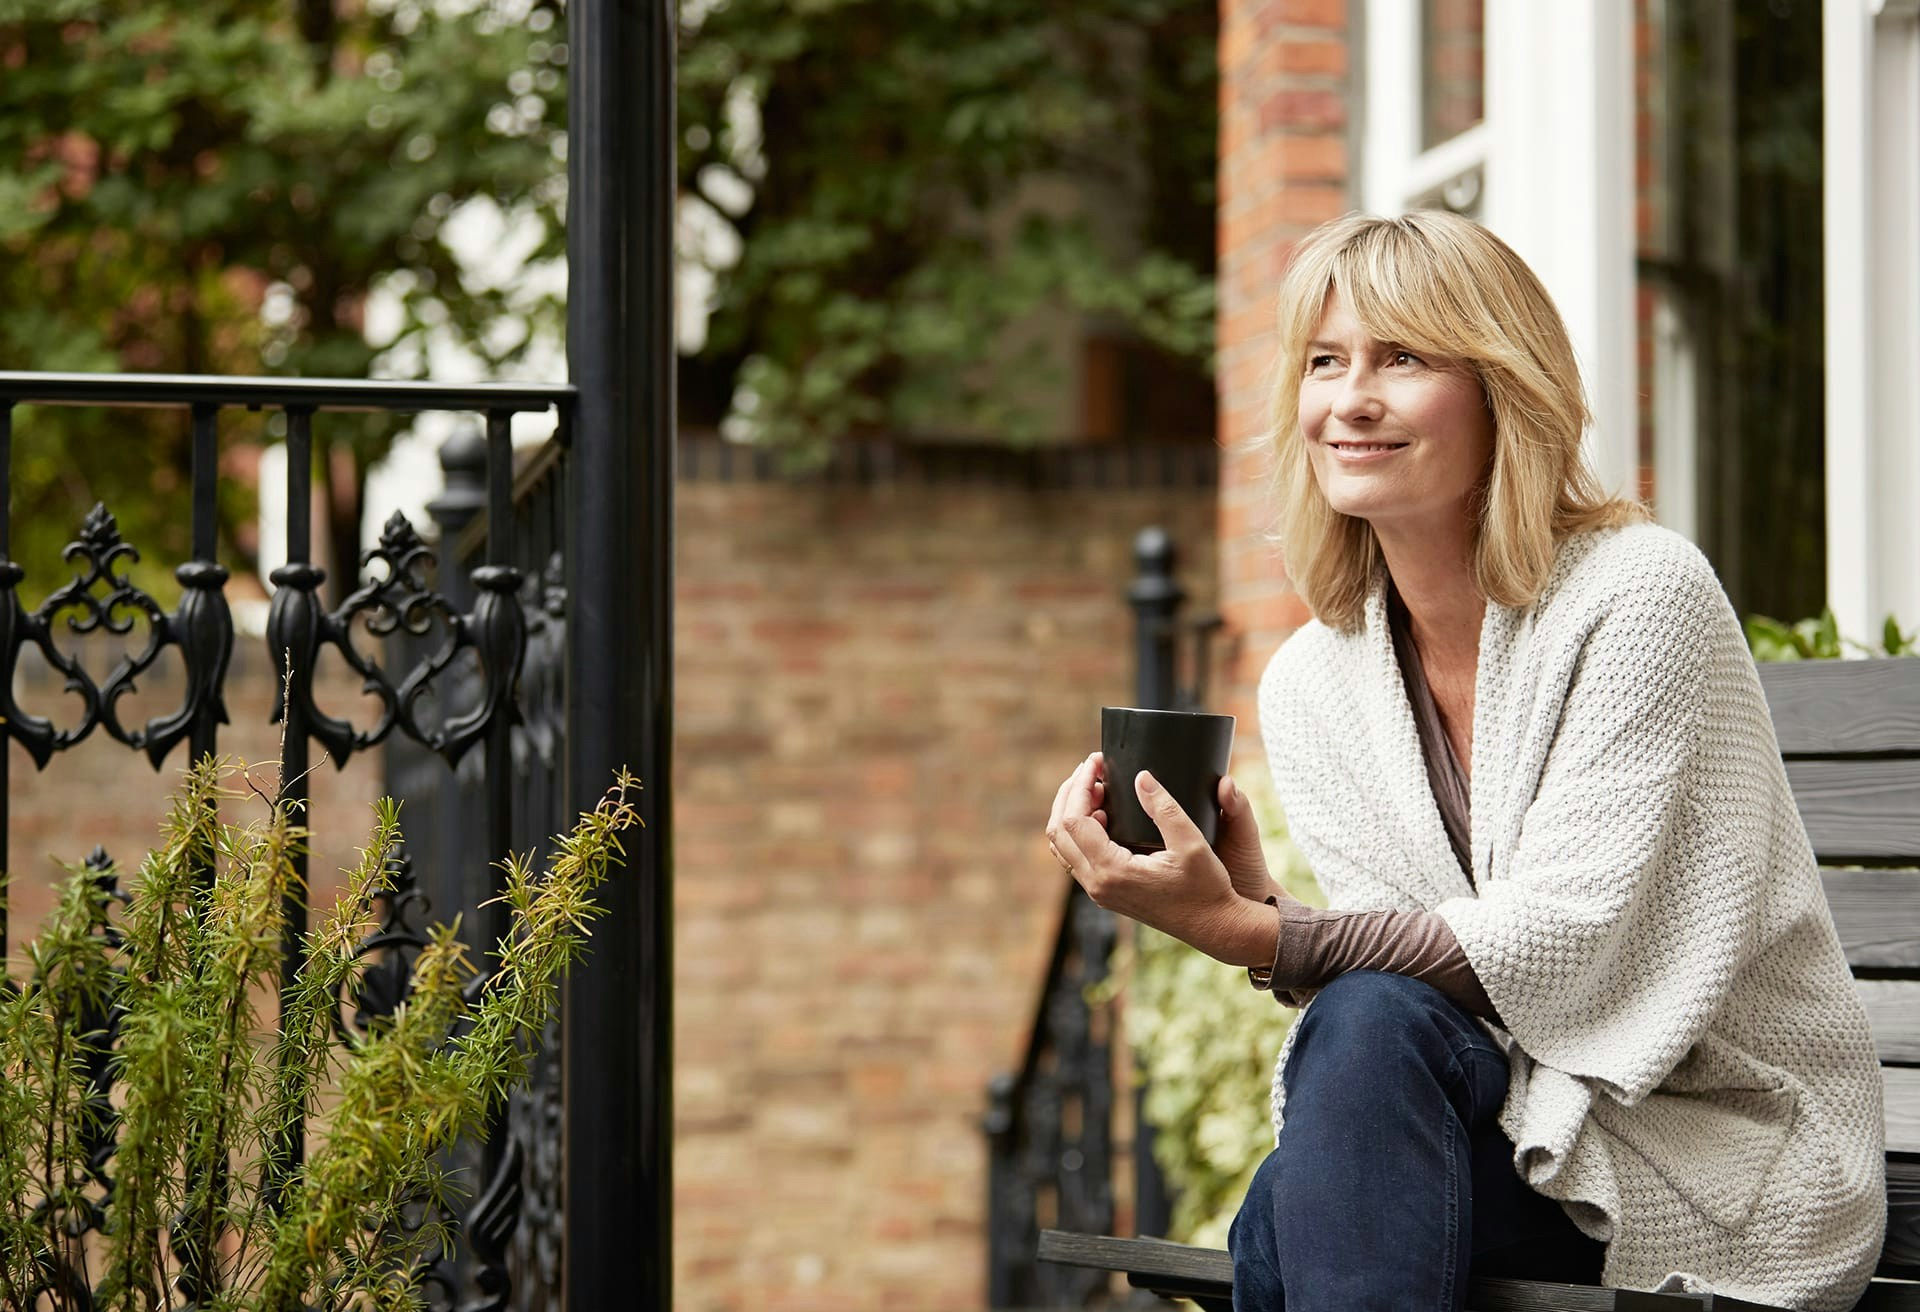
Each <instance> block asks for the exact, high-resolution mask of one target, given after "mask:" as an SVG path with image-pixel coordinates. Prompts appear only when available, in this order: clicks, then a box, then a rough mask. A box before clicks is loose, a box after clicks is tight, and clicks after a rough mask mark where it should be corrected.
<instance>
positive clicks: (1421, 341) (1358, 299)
mask: <svg viewBox="0 0 1920 1312" xmlns="http://www.w3.org/2000/svg"><path fill="white" fill-rule="evenodd" d="M1436 235H1438V234H1433V233H1429V232H1425V231H1421V230H1419V229H1417V228H1415V227H1414V225H1413V224H1411V223H1382V224H1379V225H1378V226H1375V227H1372V228H1369V229H1367V230H1365V231H1363V232H1361V233H1359V234H1357V235H1356V236H1355V238H1354V239H1353V240H1351V241H1349V242H1348V243H1346V244H1345V245H1344V246H1343V247H1342V248H1340V249H1339V250H1337V251H1336V252H1334V256H1333V259H1332V261H1331V262H1330V265H1331V267H1330V268H1329V269H1328V271H1327V272H1328V279H1327V289H1328V290H1329V291H1338V292H1339V293H1340V295H1341V296H1342V298H1344V299H1345V301H1346V303H1347V307H1348V308H1349V309H1350V310H1352V311H1353V317H1354V318H1355V319H1358V320H1359V321H1360V325H1361V327H1363V328H1365V329H1366V330H1367V331H1368V332H1369V333H1371V334H1372V335H1373V336H1374V337H1377V338H1379V339H1380V340H1381V341H1383V342H1394V343H1396V344H1398V345H1400V346H1405V347H1408V348H1410V349H1412V350H1415V351H1419V352H1423V353H1426V354H1429V355H1438V356H1443V357H1446V358H1449V359H1454V360H1470V361H1476V362H1477V361H1486V360H1488V359H1490V358H1497V357H1498V356H1501V355H1505V354H1507V351H1505V350H1502V345H1503V344H1502V343H1500V342H1498V341H1496V340H1493V339H1492V338H1491V335H1490V334H1489V333H1488V332H1487V330H1486V325H1487V324H1489V323H1492V322H1497V321H1498V320H1497V319H1496V318H1495V316H1494V314H1493V310H1492V307H1491V306H1489V305H1487V304H1486V303H1485V302H1484V299H1483V298H1481V297H1478V296H1473V295H1472V289H1473V288H1474V287H1475V285H1476V283H1477V281H1478V280H1477V279H1476V278H1475V277H1474V276H1473V270H1472V269H1471V268H1470V267H1468V264H1467V262H1466V261H1465V260H1462V259H1460V258H1459V252H1458V251H1457V250H1454V249H1451V248H1450V245H1451V244H1450V243H1447V242H1444V241H1435V240H1434V237H1435V236H1436Z"/></svg>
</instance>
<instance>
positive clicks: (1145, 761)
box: [1100, 706, 1234, 852]
mask: <svg viewBox="0 0 1920 1312" xmlns="http://www.w3.org/2000/svg"><path fill="white" fill-rule="evenodd" d="M1233 725H1234V720H1233V717H1232V716H1231V715H1210V714H1207V713H1206V712H1203V711H1150V710H1143V709H1140V708H1137V707H1131V706H1103V707H1101V708H1100V754H1101V755H1102V756H1103V757H1104V758H1105V759H1106V767H1107V769H1106V775H1107V792H1106V799H1105V800H1106V812H1107V833H1108V835H1109V836H1110V837H1111V838H1112V839H1113V841H1114V842H1116V843H1118V844H1120V845H1121V846H1122V847H1124V848H1126V849H1127V850H1129V851H1132V852H1158V851H1161V850H1163V849H1164V848H1165V847H1166V840H1165V839H1164V838H1162V837H1161V836H1160V828H1159V826H1158V825H1156V824H1155V823H1154V821H1153V817H1152V816H1150V815H1148V814H1147V812H1146V811H1145V810H1144V809H1143V808H1142V807H1141V805H1140V797H1139V794H1138V792H1136V791H1135V783H1134V780H1135V777H1136V776H1137V775H1138V774H1139V773H1140V772H1141V771H1142V770H1145V771H1147V772H1148V773H1149V774H1151V775H1152V776H1153V777H1154V779H1155V780H1157V781H1158V782H1159V784H1160V786H1161V787H1162V788H1164V789H1166V790H1167V792H1168V793H1170V794H1172V796H1173V799H1174V800H1175V801H1176V802H1178V803H1180V809H1181V810H1183V811H1185V812H1186V813H1187V815H1188V817H1189V818H1190V819H1191V820H1192V821H1193V823H1194V825H1195V826H1196V827H1197V828H1198V829H1199V830H1200V834H1201V836H1202V837H1203V838H1205V839H1206V840H1207V845H1208V846H1209V847H1211V846H1212V845H1213V842H1214V839H1215V838H1216V837H1218V835H1219V832H1220V780H1221V779H1222V778H1223V777H1224V776H1225V775H1226V773H1227V767H1228V766H1229V765H1230V764H1231V762H1232V759H1233Z"/></svg>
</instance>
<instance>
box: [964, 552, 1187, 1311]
mask: <svg viewBox="0 0 1920 1312" xmlns="http://www.w3.org/2000/svg"><path fill="white" fill-rule="evenodd" d="M1134 565H1135V576H1134V579H1133V581H1132V583H1131V584H1130V585H1129V587H1128V589H1127V600H1128V602H1129V604H1130V605H1131V606H1132V608H1133V614H1134V633H1135V644H1136V645H1135V690H1134V691H1135V700H1134V705H1136V706H1141V707H1146V708H1150V709H1158V708H1169V709H1179V710H1198V709H1200V708H1201V707H1202V706H1204V705H1205V703H1206V687H1207V685H1206V678H1207V668H1208V660H1207V649H1208V645H1209V643H1210V641H1211V639H1212V637H1213V635H1214V633H1215V632H1216V631H1217V630H1218V629H1219V628H1220V623H1221V621H1220V617H1219V616H1218V615H1216V614H1211V613H1209V614H1203V615H1196V616H1183V615H1182V614H1181V613H1180V612H1181V608H1182V607H1183V605H1184V604H1185V602H1186V590H1185V589H1184V588H1182V587H1181V586H1180V584H1179V582H1178V580H1177V579H1176V578H1175V576H1174V545H1173V540H1172V538H1171V537H1170V536H1169V535H1168V534H1167V533H1166V532H1165V531H1164V530H1162V529H1159V528H1148V529H1144V530H1142V531H1141V533H1140V534H1139V536H1138V537H1137V538H1135V540H1134ZM1183 675H1184V677H1183ZM1059 925H1060V927H1059V930H1058V931H1057V933H1056V935H1055V938H1054V945H1053V952H1052V954H1051V956H1050V957H1049V959H1048V963H1047V972H1046V975H1045V977H1044V978H1043V979H1042V981H1041V985H1040V991H1039V1000H1038V1003H1037V1005H1036V1006H1035V1008H1034V1020H1033V1028H1032V1030H1031V1031H1030V1032H1029V1037H1028V1041H1027V1049H1026V1053H1025V1056H1024V1058H1023V1060H1022V1062H1021V1065H1020V1069H1019V1070H1018V1071H1017V1072H1012V1073H1008V1074H1003V1075H1000V1076H997V1077H995V1079H994V1080H993V1083H992V1084H991V1085H990V1086H989V1089H988V1095H987V1098H988V1111H987V1116H986V1119H985V1123H984V1124H985V1129H986V1133H987V1154H988V1156H987V1160H988V1168H987V1174H988V1182H987V1189H988V1198H987V1293H988V1305H989V1306H990V1307H995V1308H1043V1307H1046V1308H1052V1307H1086V1306H1095V1305H1099V1304H1102V1303H1104V1302H1106V1301H1107V1300H1108V1293H1109V1291H1108V1286H1109V1281H1110V1277H1109V1276H1108V1274H1107V1273H1106V1272H1104V1271H1095V1270H1091V1269H1086V1268H1080V1267H1068V1266H1059V1265H1056V1264H1053V1263H1043V1262H1040V1261H1039V1260H1038V1259H1037V1257H1036V1252H1037V1248H1038V1244H1039V1234H1040V1231H1041V1230H1043V1229H1056V1230H1071V1231H1075V1232H1077V1233H1080V1234H1111V1233H1113V1227H1114V1224H1115V1222H1116V1219H1117V1217H1118V1216H1119V1214H1120V1212H1121V1210H1122V1209H1121V1208H1120V1206H1119V1202H1120V1200H1119V1198H1118V1197H1117V1190H1116V1185H1115V1174H1116V1172H1115V1166H1116V1163H1115V1161H1114V1151H1113V1145H1114V1111H1115V1107H1114V1101H1115V1097H1116V1093H1115V1090H1114V1084H1113V1072H1114V1056H1113V1051H1112V1041H1113V1040H1112V1034H1113V1031H1114V1029H1115V1019H1116V1016H1115V1012H1116V1008H1115V1005H1114V1002H1113V1000H1112V999H1111V998H1108V997H1104V996H1103V995H1102V993H1101V990H1100V985H1101V984H1103V983H1104V982H1105V981H1106V980H1107V978H1108V975H1109V970H1110V965H1111V960H1112V955H1113V948H1114V945H1115V943H1116V941H1117V938H1118V934H1119V928H1118V925H1117V923H1116V920H1115V917H1114V916H1113V914H1112V913H1111V912H1108V911H1103V910H1101V909H1100V908H1099V907H1097V906H1095V905H1094V904H1093V902H1092V900H1091V899H1090V898H1088V897H1087V895H1086V894H1085V893H1083V892H1082V891H1081V890H1080V888H1079V886H1078V885H1077V884H1069V886H1068V890H1067V893H1066V896H1065V903H1064V905H1063V907H1062V909H1061V913H1060V922H1059ZM1145 1100H1146V1088H1145V1084H1144V1082H1140V1083H1139V1084H1138V1086H1137V1087H1136V1089H1135V1095H1134V1105H1133V1115H1132V1123H1133V1127H1134V1129H1133V1142H1132V1156H1131V1171H1130V1172H1129V1174H1130V1176H1131V1179H1132V1182H1133V1197H1132V1199H1131V1200H1130V1201H1131V1208H1130V1212H1131V1215H1132V1218H1133V1226H1132V1229H1133V1231H1134V1233H1136V1234H1142V1235H1164V1234H1165V1233H1166V1230H1167V1225H1168V1222H1169V1219H1170V1217H1171V1214H1172V1207H1171V1199H1170V1198H1169V1197H1168V1194H1167V1189H1166V1185H1165V1181H1164V1179H1163V1177H1162V1175H1161V1172H1160V1168H1159V1164H1158V1163H1157V1162H1156V1161H1155V1160H1154V1156H1153V1129H1152V1126H1151V1125H1150V1124H1149V1123H1148V1121H1147V1120H1146V1118H1145V1116H1144V1115H1143V1114H1142V1112H1143V1108H1144V1105H1145Z"/></svg>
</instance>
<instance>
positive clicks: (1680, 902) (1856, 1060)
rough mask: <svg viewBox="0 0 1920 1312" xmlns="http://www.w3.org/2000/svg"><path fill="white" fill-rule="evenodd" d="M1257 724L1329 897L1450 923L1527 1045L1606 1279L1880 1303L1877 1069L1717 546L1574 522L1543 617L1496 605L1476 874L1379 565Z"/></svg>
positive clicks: (1549, 1172)
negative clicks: (1460, 848)
mask: <svg viewBox="0 0 1920 1312" xmlns="http://www.w3.org/2000/svg"><path fill="white" fill-rule="evenodd" d="M1260 714H1261V724H1262V729H1263V731H1264V734H1265V738H1266V744H1267V752H1268V756H1269V757H1270V759H1271V762H1272V769H1273V777H1274V781H1275V784H1276V786H1277V789H1278V791H1279V796H1280V801H1281V803H1282V805H1283V806H1284V807H1285V809H1286V815H1287V820H1288V824H1289V826H1290V828H1291V831H1292V834H1293V838H1294V840H1295V841H1296V842H1297V843H1298V844H1299V846H1300V849H1301V851H1302V852H1303V853H1304V854H1305V855H1306V857H1307V860H1308V862H1309V863H1310V864H1311V866H1312V868H1313V871H1314V874H1315V875H1316V876H1317V877H1318V878H1319V880H1320V883H1321V885H1322V887H1323V888H1324V889H1325V890H1326V892H1327V895H1328V898H1329V902H1330V905H1332V906H1334V907H1337V908H1403V909H1416V908H1424V909H1429V910H1433V911H1436V912H1438V913H1439V914H1440V915H1441V916H1442V917H1443V918H1444V919H1445V920H1446V921H1447V923H1448V924H1449V925H1450V926H1451V927H1452V929H1453V932H1454V935H1455V937H1456V938H1457V939H1458V940H1459V942H1460V946H1461V948H1462V950H1463V951H1464V952H1465V953H1466V956H1467V959H1468V961H1470V962H1471V963H1472V965H1473V969H1474V971H1475V973H1476V974H1477V975H1478V976H1479V979H1480V982H1481V984H1482V985H1483V986H1484V987H1485V989H1486V991H1487V995H1488V997H1489V998H1490V999H1491V1000H1492V1002H1493V1004H1494V1006H1495V1008H1496V1009H1497V1010H1498V1012H1499V1015H1500V1017H1501V1019H1502V1020H1503V1021H1504V1022H1505V1025H1506V1027H1507V1029H1506V1033H1507V1034H1508V1035H1509V1036H1510V1040H1509V1042H1508V1054H1509V1061H1510V1064H1511V1068H1512V1081H1511V1085H1510V1088H1509V1092H1508V1095H1507V1102H1506V1106H1505V1109H1504V1111H1503V1112H1502V1116H1501V1124H1502V1126H1503V1127H1504V1128H1505V1130H1506V1131H1507V1134H1508V1135H1509V1137H1511V1138H1512V1139H1513V1141H1514V1144H1515V1146H1516V1154H1515V1166H1516V1168H1517V1169H1518V1170H1519V1171H1520V1172H1521V1174H1522V1175H1523V1176H1524V1177H1525V1178H1526V1179H1527V1181H1528V1182H1529V1183H1530V1184H1531V1185H1532V1186H1533V1187H1534V1188H1535V1189H1538V1190H1539V1191H1540V1192H1541V1193H1543V1194H1546V1195H1547V1196H1549V1197H1551V1198H1555V1199H1558V1200H1560V1201H1561V1203H1562V1204H1563V1205H1564V1206H1566V1208H1567V1210H1568V1213H1569V1214H1570V1215H1571V1216H1572V1217H1573V1219H1574V1221H1575V1222H1576V1223H1577V1224H1578V1225H1579V1226H1580V1227H1581V1229H1583V1230H1584V1231H1586V1232H1587V1233H1588V1234H1590V1235H1592V1236H1594V1237H1595V1238H1597V1239H1601V1240H1603V1241H1606V1242H1607V1244H1608V1248H1607V1262H1606V1269H1605V1278H1606V1281H1607V1283H1608V1284H1610V1285H1615V1286H1620V1287H1626V1288H1640V1289H1668V1290H1675V1289H1685V1290H1693V1291H1705V1290H1709V1289H1711V1290H1714V1291H1716V1292H1720V1293H1725V1294H1731V1295H1734V1296H1737V1297H1743V1298H1749V1299H1754V1300H1757V1301H1760V1302H1764V1303H1770V1304H1774V1305H1776V1306H1783V1307H1792V1308H1809V1309H1817V1310H1820V1312H1825V1310H1826V1309H1842V1308H1846V1307H1849V1306H1850V1305H1851V1304H1852V1303H1853V1302H1854V1300H1855V1299H1856V1298H1858V1296H1859V1294H1860V1293H1861V1291H1862V1290H1863V1289H1864V1288H1865V1286H1866V1283H1867V1280H1868V1278H1869V1276H1870V1275H1871V1274H1872V1271H1873V1267H1874V1264H1875V1261H1876V1259H1877V1257H1878V1255H1879V1251H1880V1244H1881V1239H1882V1234H1883V1231H1884V1228H1885V1225H1886V1198H1885V1178H1884V1174H1885V1163H1884V1152H1885V1146H1884V1135H1885V1127H1884V1122H1883V1119H1882V1111H1881V1085H1880V1070H1879V1066H1878V1063H1877V1061H1876V1058H1875V1055H1874V1049H1873V1041H1872V1036H1871V1034H1870V1033H1869V1031H1868V1028H1867V1019H1866V1014H1865V1012H1864V1010H1863V1009H1862V1007H1861V1005H1860V1002H1859V1000H1858V998H1857V997H1856V995H1855V993H1854V989H1853V984H1852V980H1851V978H1850V976H1849V974H1848V970H1847V964H1846V958H1845V956H1844V955H1843V953H1842V951H1841V948H1840V942H1839V937H1838V935H1837V934H1836V933H1835V932H1834V928H1833V918H1832V914H1831V913H1830V912H1829V910H1828V908H1827V904H1826V899H1825V896H1824V894H1823V893H1822V891H1821V887H1820V880H1819V873H1818V870H1817V867H1816V864H1815V861H1814V857H1813V852H1812V849H1811V848H1810V846H1809V845H1808V842H1807V837H1806V832H1805V830H1804V829H1803V828H1802V826H1801V824H1800V818H1799V814H1798V812H1797V811H1796V810H1795V809H1794V805H1793V797H1792V794H1791V792H1790V791H1789V789H1788V786H1787V778H1786V771H1785V769H1784V768H1783V767H1782V765H1781V763H1780V755H1779V749H1778V746H1777V744H1776V743H1775V741H1774V736H1773V725H1772V721H1771V720H1770V719H1769V717H1768V714H1767V707H1766V702H1765V700H1764V698H1763V696H1762V694H1761V690H1760V681H1759V677H1758V675H1757V674H1756V673H1755V670H1754V667H1753V661H1752V659H1751V657H1750V656H1749V655H1748V653H1747V648H1746V643H1745V641H1744V639H1743V637H1742V634H1741V630H1740V625H1739V621H1738V620H1737V618H1736V617H1735V615H1734V613H1733V609H1732V607H1731V606H1730V605H1729V604H1728V601H1727V598H1726V594H1725V593H1724V592H1723V591H1722V590H1721V587H1720V584H1719V580H1718V579H1717V578H1715V576H1714V573H1713V569H1712V567H1711V566H1710V565H1709V564H1708V563H1707V561H1706V559H1705V557H1703V556H1702V555H1701V554H1700V552H1699V551H1698V550H1697V549H1696V548H1694V547H1693V546H1692V545H1691V544H1690V543H1688V542H1687V541H1686V540H1685V539H1684V538H1681V537H1679V536H1678V535H1676V534H1674V533H1671V532H1668V531H1667V530H1665V529H1661V528H1657V527H1654V526H1651V525H1643V526H1636V527H1633V528H1628V529H1621V530H1616V531H1609V532H1605V533H1597V534H1586V535H1581V536H1577V537H1574V538H1572V539H1569V540H1568V541H1567V542H1566V543H1565V544H1563V546H1562V547H1561V549H1560V552H1559V555H1558V558H1557V559H1556V561H1555V564H1554V569H1553V573H1552V577H1551V578H1550V580H1549V582H1548V585H1547V589H1546V591H1545V593H1544V595H1543V596H1542V598H1541V600H1540V601H1539V602H1538V603H1536V604H1535V605H1533V606H1532V607H1529V608H1526V609H1520V610H1516V609H1511V608H1506V607H1501V606H1497V605H1492V604H1490V605H1489V606H1488V607H1487V615H1486V621H1485V624H1484V626H1483V627H1482V630H1481V635H1480V665H1479V672H1478V676H1477V680H1476V690H1475V712H1474V742H1473V763H1472V797H1473V826H1472V828H1473V834H1472V856H1473V877H1472V881H1471V883H1470V882H1469V881H1468V879H1467V878H1466V877H1465V876H1464V875H1463V874H1462V873H1461V870H1460V866H1459V863H1458V861H1457V860H1456V859H1455V857H1454V854H1453V851H1452V848H1451V847H1450V846H1449V844H1448V840H1447V834H1446V830H1445V828H1444V827H1443V825H1442V822H1441V818H1440V814H1439V810H1438V808H1437V807H1436V806H1435V804H1434V801H1433V795H1432V792H1431V790H1430V788H1429V787H1428V782H1427V776H1426V770H1425V765H1424V762H1423V758H1422V756H1421V752H1420V743H1419V739H1418V736H1417V734H1416V730H1415V726H1414V722H1413V716H1412V713H1411V711H1410V710H1409V708H1408V703H1407V697H1406V692H1405V689H1404V687H1403V685H1402V682H1401V679H1400V673H1399V668H1398V666H1397V665H1396V663H1395V658H1394V652H1393V645H1392V640H1391V636H1390V634H1389V631H1388V626H1387V615H1386V600H1385V589H1384V576H1383V581H1382V583H1381V584H1380V585H1377V586H1376V587H1375V589H1374V592H1373V595H1372V597H1371V598H1370V600H1369V603H1368V606H1367V611H1366V620H1365V624H1364V626H1363V627H1362V629H1361V630H1360V631H1358V632H1356V633H1352V634H1341V633H1337V632H1335V631H1334V630H1332V629H1329V628H1327V627H1326V626H1324V625H1322V624H1319V623H1317V622H1316V623H1311V624H1309V625H1307V626H1306V627H1305V628H1303V629H1301V630H1300V631H1299V632H1298V633H1296V634H1295V635H1294V636H1293V637H1292V638H1291V639H1289V640H1288V641H1287V643H1286V644H1285V645H1284V646H1283V647H1282V648H1281V649H1280V651H1279V652H1277V653H1276V654H1275V656H1274V658H1273V660H1272V662H1271V663H1270V664H1269V666H1268V668H1267V671H1266V673H1265V675H1264V677H1263V678H1262V680H1261V685H1260ZM1290 1046H1291V1036H1289V1041H1288V1046H1287V1047H1285V1048H1283V1049H1282V1052H1281V1054H1280V1061H1279V1063H1278V1064H1277V1065H1276V1067H1275V1071H1274V1088H1273V1115H1274V1131H1275V1133H1276V1135H1277V1134H1278V1133H1279V1130H1280V1126H1281V1124H1282V1121H1283V1118H1284V1110H1285V1101H1286V1090H1285V1088H1284V1086H1283V1083H1282V1079H1281V1072H1282V1071H1283V1070H1284V1067H1285V1062H1286V1058H1287V1054H1288V1050H1289V1049H1290Z"/></svg>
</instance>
